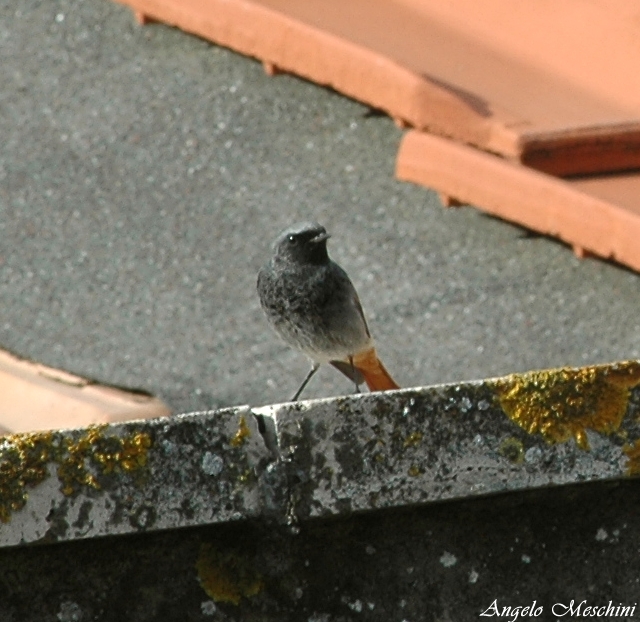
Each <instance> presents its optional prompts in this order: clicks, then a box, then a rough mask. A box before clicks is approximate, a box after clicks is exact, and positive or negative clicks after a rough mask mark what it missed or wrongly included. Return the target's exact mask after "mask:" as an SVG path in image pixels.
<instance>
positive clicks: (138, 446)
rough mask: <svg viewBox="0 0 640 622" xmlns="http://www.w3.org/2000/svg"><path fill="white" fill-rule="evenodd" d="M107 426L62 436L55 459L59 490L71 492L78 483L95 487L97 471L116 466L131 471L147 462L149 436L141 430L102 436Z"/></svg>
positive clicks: (98, 486) (115, 468) (68, 493)
mask: <svg viewBox="0 0 640 622" xmlns="http://www.w3.org/2000/svg"><path fill="white" fill-rule="evenodd" d="M106 427H107V426H106V425H102V426H94V427H91V428H88V429H87V431H86V432H85V433H84V434H82V435H81V436H80V437H79V438H78V439H77V440H73V439H70V438H68V439H65V450H66V451H65V453H64V455H63V456H62V457H61V458H60V460H59V466H58V477H59V478H60V480H61V482H62V492H63V493H64V494H65V495H70V494H73V493H74V492H75V491H76V490H77V489H78V487H79V486H89V487H90V488H95V489H99V488H100V483H99V482H98V479H97V476H96V472H97V474H98V475H109V474H111V473H113V472H115V471H117V470H122V471H125V472H127V473H131V472H132V471H135V470H137V469H140V468H142V467H144V466H146V464H147V454H148V449H149V447H151V437H150V436H149V435H148V434H147V433H145V432H136V433H133V434H128V435H124V436H105V434H104V430H105V428H106Z"/></svg>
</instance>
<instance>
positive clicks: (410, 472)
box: [407, 464, 422, 477]
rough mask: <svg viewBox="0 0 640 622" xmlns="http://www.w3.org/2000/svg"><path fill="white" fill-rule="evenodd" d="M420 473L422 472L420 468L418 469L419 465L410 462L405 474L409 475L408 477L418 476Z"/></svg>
mask: <svg viewBox="0 0 640 622" xmlns="http://www.w3.org/2000/svg"><path fill="white" fill-rule="evenodd" d="M421 474H422V470H421V469H420V467H419V466H417V465H415V464H412V465H411V466H410V467H409V470H408V471H407V475H409V476H410V477H418V476H419V475H421Z"/></svg>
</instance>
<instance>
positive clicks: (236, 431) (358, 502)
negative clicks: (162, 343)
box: [0, 361, 640, 546]
mask: <svg viewBox="0 0 640 622" xmlns="http://www.w3.org/2000/svg"><path fill="white" fill-rule="evenodd" d="M639 382H640V363H638V362H635V361H629V362H624V363H617V364H613V365H603V366H598V367H586V368H580V369H558V370H548V371H542V372H531V373H529V374H516V375H512V376H507V377H504V378H498V379H491V380H485V381H479V382H470V383H462V384H454V385H443V386H436V387H426V388H420V389H407V390H403V391H396V392H389V393H373V394H365V395H354V396H349V397H341V398H332V399H326V400H317V401H309V402H301V403H296V404H282V405H276V406H269V407H264V408H256V409H253V410H251V409H250V408H249V407H246V406H245V407H238V408H234V409H227V410H221V411H216V412H207V413H193V414H189V415H182V416H178V417H175V418H171V419H157V420H149V421H137V422H129V423H126V424H116V425H109V426H102V427H97V428H88V429H85V430H71V431H59V432H47V433H34V434H22V435H21V434H17V435H11V436H8V437H5V438H4V439H3V441H2V444H1V445H0V518H1V519H2V521H3V524H0V544H1V545H4V546H8V545H16V544H24V543H28V542H52V541H65V540H74V539H82V538H91V537H95V536H104V535H113V534H123V533H137V532H140V531H151V530H165V529H173V528H177V527H187V526H194V525H207V524H215V523H223V522H234V521H244V520H247V519H253V518H262V519H267V520H268V521H274V520H275V521H277V522H281V523H288V524H291V523H298V522H299V521H304V520H306V519H310V518H322V517H330V516H346V515H350V514H351V513H353V512H361V511H371V510H380V509H383V508H403V507H407V506H413V505H415V504H425V503H431V502H434V501H441V500H445V499H465V498H473V497H476V496H478V495H486V494H493V493H497V492H507V491H514V490H521V491H524V490H530V489H534V488H542V487H547V486H551V485H561V484H571V483H577V482H586V481H602V480H611V479H620V478H623V479H624V478H626V477H628V476H629V475H633V474H635V473H636V472H637V470H638V455H640V450H639V449H638V443H637V439H638V438H640V426H639V425H638V422H637V419H638V412H639V408H640V389H639V388H637V385H638V383H639Z"/></svg>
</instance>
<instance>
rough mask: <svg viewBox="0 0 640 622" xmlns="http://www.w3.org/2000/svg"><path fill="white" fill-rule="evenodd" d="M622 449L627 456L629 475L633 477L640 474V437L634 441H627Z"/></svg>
mask: <svg viewBox="0 0 640 622" xmlns="http://www.w3.org/2000/svg"><path fill="white" fill-rule="evenodd" d="M622 451H623V452H624V453H625V454H626V456H627V464H626V468H627V475H630V476H631V477H635V476H637V475H640V439H637V440H635V441H634V442H633V443H627V444H626V445H624V446H623V448H622Z"/></svg>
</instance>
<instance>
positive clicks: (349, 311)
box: [258, 222, 400, 401]
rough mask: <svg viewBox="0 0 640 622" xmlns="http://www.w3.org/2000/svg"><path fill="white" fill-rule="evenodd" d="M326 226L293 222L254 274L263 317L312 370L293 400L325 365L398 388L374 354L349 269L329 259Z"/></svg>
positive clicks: (377, 386) (376, 386)
mask: <svg viewBox="0 0 640 622" xmlns="http://www.w3.org/2000/svg"><path fill="white" fill-rule="evenodd" d="M328 239H329V234H328V233H327V231H326V229H325V228H324V227H323V226H321V225H319V224H317V223H314V222H305V223H300V224H297V225H294V226H293V227H290V228H289V229H287V230H286V231H284V232H282V233H281V234H280V235H279V236H278V238H277V239H276V241H275V243H274V245H273V251H274V254H273V257H272V258H271V260H270V261H268V262H267V263H266V264H265V265H264V266H263V268H262V269H261V270H260V272H259V273H258V295H259V296H260V304H261V305H262V308H263V309H264V312H265V313H266V315H267V319H268V320H269V323H270V324H271V326H272V327H273V328H274V329H275V331H276V332H277V333H278V334H279V335H280V337H282V338H283V339H284V341H285V342H286V343H288V344H289V345H290V346H293V347H294V348H297V349H298V350H300V351H302V352H303V353H304V354H306V355H307V356H308V357H309V358H310V359H311V360H312V362H313V366H312V367H311V370H310V371H309V373H308V374H307V376H306V378H305V379H304V381H303V382H302V384H301V385H300V388H299V389H298V390H297V391H296V394H295V395H294V396H293V397H292V398H291V401H296V400H297V399H298V397H299V395H300V394H301V393H302V390H303V389H304V388H305V386H307V383H308V382H309V380H310V379H311V377H312V376H313V374H315V373H316V371H317V370H318V368H319V367H320V365H321V364H323V363H330V364H331V365H333V366H334V367H335V368H336V369H338V370H339V371H341V372H342V373H343V374H344V375H345V376H347V377H348V378H350V379H351V380H352V381H353V382H355V384H356V390H359V389H358V385H359V384H360V383H361V382H362V381H363V380H364V382H366V383H367V386H368V387H369V389H370V390H371V391H386V390H388V389H399V388H400V387H399V386H398V385H397V384H396V383H395V381H394V380H393V378H391V376H390V375H389V372H388V371H387V370H386V369H385V368H384V365H383V364H382V363H381V362H380V359H379V358H378V356H377V354H376V350H375V348H374V345H373V339H372V338H371V334H370V333H369V327H368V326H367V321H366V320H365V317H364V313H363V311H362V306H361V305H360V300H359V299H358V294H357V293H356V290H355V288H354V287H353V284H352V283H351V281H350V280H349V277H348V276H347V273H346V272H345V271H344V270H343V269H342V268H341V267H340V266H339V265H338V264H337V263H334V262H333V261H331V259H329V255H328V253H327V240H328Z"/></svg>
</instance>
